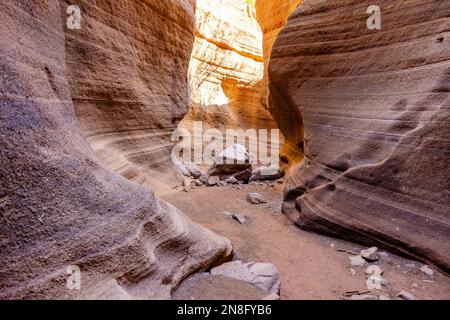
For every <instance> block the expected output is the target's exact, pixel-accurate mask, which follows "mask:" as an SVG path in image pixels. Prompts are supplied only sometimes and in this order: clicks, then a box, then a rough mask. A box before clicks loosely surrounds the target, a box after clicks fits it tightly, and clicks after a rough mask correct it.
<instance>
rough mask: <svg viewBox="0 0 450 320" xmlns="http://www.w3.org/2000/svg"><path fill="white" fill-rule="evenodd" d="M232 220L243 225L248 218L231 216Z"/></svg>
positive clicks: (239, 215)
mask: <svg viewBox="0 0 450 320" xmlns="http://www.w3.org/2000/svg"><path fill="white" fill-rule="evenodd" d="M233 219H234V220H236V221H237V222H239V223H240V224H245V223H246V222H247V220H248V216H246V215H244V214H236V213H235V214H233Z"/></svg>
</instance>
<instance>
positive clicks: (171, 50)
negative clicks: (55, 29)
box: [65, 0, 195, 189]
mask: <svg viewBox="0 0 450 320" xmlns="http://www.w3.org/2000/svg"><path fill="white" fill-rule="evenodd" d="M194 4H195V1H194V0H169V1H162V0H145V1H131V0H129V1H117V2H112V1H99V2H95V1H83V2H82V28H81V30H77V31H76V32H74V31H72V30H68V29H66V30H65V35H66V39H67V41H66V56H67V64H68V79H69V87H70V91H71V96H72V99H73V103H74V105H75V113H76V116H77V119H78V121H79V124H80V127H81V129H82V131H83V134H84V136H85V137H86V139H87V141H88V142H89V143H90V144H91V146H92V147H93V149H94V150H95V151H96V152H97V154H98V155H99V156H100V158H101V159H102V160H103V161H104V162H105V164H106V165H107V166H108V167H109V168H110V169H112V170H113V171H115V172H117V173H119V174H121V175H122V176H124V177H126V178H127V179H129V180H132V181H136V182H137V183H140V184H143V185H147V186H148V185H149V186H151V187H152V188H154V189H155V188H158V189H159V188H160V187H164V185H165V184H169V185H171V186H173V184H174V183H176V180H175V179H174V174H173V172H172V170H171V169H172V163H171V162H170V151H171V148H172V143H171V141H170V137H171V134H172V132H173V130H174V129H175V128H176V126H177V124H178V123H179V122H180V120H181V119H182V118H183V116H184V115H185V114H186V112H187V108H188V83H187V81H186V78H187V71H188V64H189V59H190V54H191V49H192V45H193V41H194V16H195V6H194ZM116 12H122V13H124V14H123V15H117V14H116Z"/></svg>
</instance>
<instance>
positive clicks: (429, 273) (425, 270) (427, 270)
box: [419, 265, 434, 277]
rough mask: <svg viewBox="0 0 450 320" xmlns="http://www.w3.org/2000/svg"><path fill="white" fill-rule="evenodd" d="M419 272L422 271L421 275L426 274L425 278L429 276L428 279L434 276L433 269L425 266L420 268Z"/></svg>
mask: <svg viewBox="0 0 450 320" xmlns="http://www.w3.org/2000/svg"><path fill="white" fill-rule="evenodd" d="M419 270H420V271H422V273H424V274H426V275H427V276H430V277H431V276H433V274H434V271H433V269H431V268H430V267H429V266H427V265H424V266H422V267H420V269H419Z"/></svg>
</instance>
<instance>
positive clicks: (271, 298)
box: [263, 293, 280, 300]
mask: <svg viewBox="0 0 450 320" xmlns="http://www.w3.org/2000/svg"><path fill="white" fill-rule="evenodd" d="M263 300H280V296H279V295H277V294H275V293H271V294H269V295H268V296H266V297H264V298H263Z"/></svg>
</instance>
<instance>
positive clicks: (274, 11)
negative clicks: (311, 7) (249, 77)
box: [256, 0, 303, 166]
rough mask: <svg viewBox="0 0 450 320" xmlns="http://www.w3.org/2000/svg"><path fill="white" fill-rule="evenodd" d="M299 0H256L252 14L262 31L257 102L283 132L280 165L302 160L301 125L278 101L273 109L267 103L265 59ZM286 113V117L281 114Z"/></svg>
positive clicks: (268, 56) (267, 60) (267, 89)
mask: <svg viewBox="0 0 450 320" xmlns="http://www.w3.org/2000/svg"><path fill="white" fill-rule="evenodd" d="M301 2H302V0H271V1H268V0H256V16H257V19H258V22H259V24H260V26H261V30H262V33H263V53H264V77H263V79H262V80H261V82H260V86H261V88H260V102H261V103H262V104H263V106H264V108H266V109H268V110H269V111H270V113H271V114H272V116H273V117H274V119H275V120H276V121H277V123H278V126H279V127H280V129H281V131H282V132H283V134H284V135H285V139H286V140H285V143H284V144H283V148H282V150H281V159H282V160H283V161H284V165H286V166H291V165H293V164H296V163H298V162H300V161H301V160H302V159H303V126H302V125H301V116H300V115H298V114H297V113H296V112H295V111H293V110H292V109H290V108H289V107H288V106H287V105H288V104H289V103H286V107H285V106H284V105H283V104H281V103H279V104H278V106H277V107H276V108H272V106H274V104H271V103H269V99H270V96H269V62H270V55H271V53H272V47H273V44H274V43H275V40H276V39H277V36H278V33H279V32H280V31H281V29H282V28H283V27H284V25H285V24H286V22H287V19H288V17H289V15H290V14H291V13H292V11H294V10H295V9H296V8H297V7H298V6H299V4H300V3H301ZM288 113H290V116H289V118H288V117H284V116H282V114H284V115H286V114H288Z"/></svg>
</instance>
